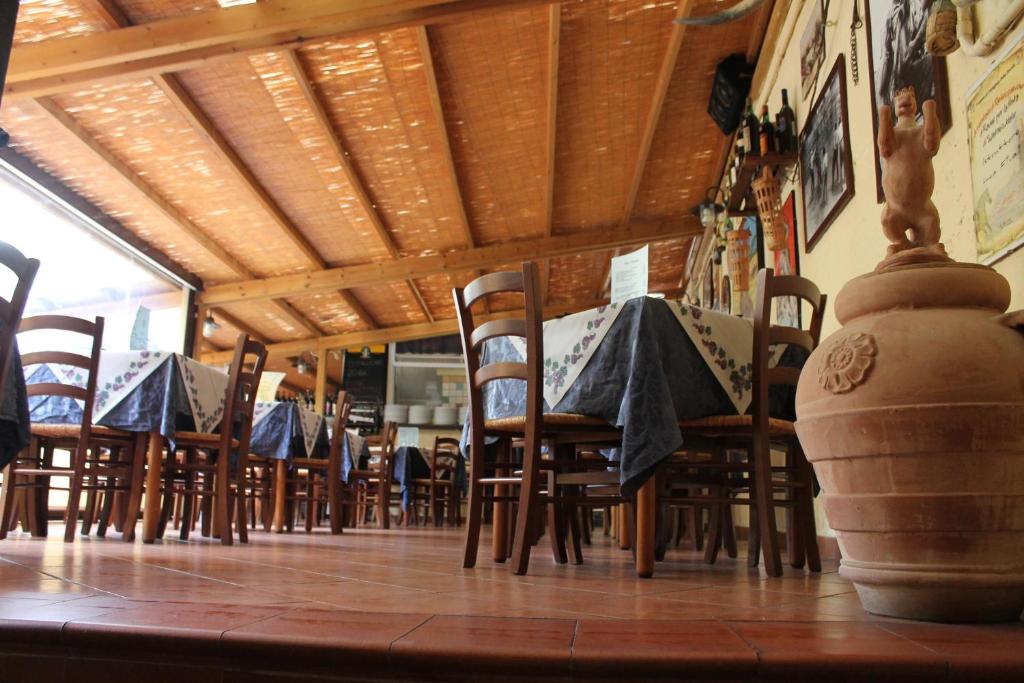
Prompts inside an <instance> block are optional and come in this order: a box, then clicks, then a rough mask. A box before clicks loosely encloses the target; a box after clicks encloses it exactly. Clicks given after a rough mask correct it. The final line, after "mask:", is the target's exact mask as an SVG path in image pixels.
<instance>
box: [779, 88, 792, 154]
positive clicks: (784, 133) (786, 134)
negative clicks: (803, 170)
mask: <svg viewBox="0 0 1024 683" xmlns="http://www.w3.org/2000/svg"><path fill="white" fill-rule="evenodd" d="M776 120H777V121H778V124H777V130H776V135H778V138H779V151H780V152H795V151H796V114H794V113H793V110H792V109H791V108H790V106H789V93H788V92H787V91H786V89H785V88H783V89H782V108H781V109H779V113H778V116H777V117H776Z"/></svg>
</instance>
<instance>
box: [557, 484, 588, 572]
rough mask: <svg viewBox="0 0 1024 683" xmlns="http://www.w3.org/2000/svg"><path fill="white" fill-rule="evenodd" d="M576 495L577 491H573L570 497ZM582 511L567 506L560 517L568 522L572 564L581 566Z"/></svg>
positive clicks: (573, 506)
mask: <svg viewBox="0 0 1024 683" xmlns="http://www.w3.org/2000/svg"><path fill="white" fill-rule="evenodd" d="M576 488H578V487H576ZM577 493H578V491H577V490H573V492H572V494H571V495H576V494H577ZM582 509H583V508H578V507H576V506H575V505H567V506H565V508H564V512H563V513H562V516H563V517H564V518H565V519H566V520H567V521H568V522H569V551H570V555H571V556H572V563H573V564H583V547H582V545H581V541H582V533H581V531H580V515H579V513H580V510H582Z"/></svg>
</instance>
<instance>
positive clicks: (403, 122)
mask: <svg viewBox="0 0 1024 683" xmlns="http://www.w3.org/2000/svg"><path fill="white" fill-rule="evenodd" d="M773 4H774V3H773V2H767V3H765V4H764V5H763V6H762V8H761V9H760V10H758V11H757V12H754V13H752V14H750V15H748V16H747V17H746V18H744V19H743V20H741V21H739V22H735V23H732V24H726V25H721V26H710V27H685V26H681V25H675V24H673V23H672V19H673V18H675V17H677V16H687V15H700V14H707V13H710V12H713V11H716V10H717V9H719V8H720V5H718V3H717V2H716V0H678V1H675V0H565V1H563V2H547V1H544V0H462V1H448V2H443V1H439V0H301V1H297V0H259V1H258V2H256V3H255V4H243V5H239V6H233V7H227V8H222V7H221V6H220V5H219V4H218V2H217V0H21V10H20V14H19V17H18V23H17V28H16V33H15V43H14V49H13V51H12V54H11V61H10V70H9V73H8V79H7V86H6V90H5V93H4V98H3V108H2V110H0V126H2V127H3V128H4V129H5V130H6V131H7V132H8V133H9V134H10V136H11V142H10V146H11V150H13V152H9V153H10V154H15V155H17V157H18V158H21V159H24V160H28V162H30V163H31V164H34V165H35V166H37V167H38V168H40V169H42V170H43V171H45V172H46V173H47V174H48V176H49V177H51V178H54V179H56V180H57V181H59V182H60V183H62V184H64V185H65V186H66V187H67V188H68V189H69V190H70V191H73V192H74V193H76V194H77V195H79V196H81V197H83V198H84V199H85V200H87V201H88V202H89V203H91V205H94V206H95V207H98V209H99V210H101V211H102V212H103V213H104V214H105V215H106V216H107V217H109V218H110V219H112V220H113V221H115V222H117V223H118V224H119V225H121V226H123V228H124V229H125V230H126V231H127V232H128V233H130V235H131V236H132V238H133V239H135V240H136V241H137V242H138V243H140V244H142V245H143V246H144V247H145V249H147V250H148V251H149V252H151V253H153V254H156V255H158V256H159V257H160V258H162V259H165V260H166V261H167V262H169V263H172V264H174V265H176V266H177V267H179V268H180V269H182V270H183V271H185V272H186V273H187V274H189V276H191V277H194V278H195V281H197V282H201V284H202V289H201V291H200V292H199V294H198V295H197V302H198V304H199V320H202V318H203V317H205V315H206V314H207V312H211V313H212V314H213V316H214V318H215V319H217V321H218V322H220V323H221V324H222V328H221V330H219V331H218V333H217V334H215V335H214V337H213V338H211V339H210V340H208V346H207V348H206V350H205V351H206V352H205V353H204V355H203V358H204V359H206V360H210V361H223V360H224V359H225V358H227V357H228V356H227V355H225V352H223V351H220V350H222V349H226V348H228V347H229V346H230V344H231V341H232V340H233V338H234V335H235V334H237V332H238V331H245V332H250V333H251V334H253V335H254V336H256V337H257V338H259V339H262V340H264V341H266V342H269V343H270V344H271V353H272V355H274V356H277V357H285V356H288V355H291V356H294V355H297V354H298V353H299V352H302V351H313V352H316V353H323V352H326V350H327V349H330V348H338V347H345V346H352V345H361V344H364V343H365V344H370V343H380V342H386V341H396V340H402V339H411V338H417V337H424V336H433V335H436V334H446V333H450V332H453V331H455V330H456V327H455V322H454V320H453V316H454V310H453V307H452V301H451V288H452V286H455V285H461V284H464V283H465V282H467V281H468V280H469V279H471V278H473V277H475V276H476V275H477V274H479V273H481V272H487V271H491V270H496V269H501V268H507V267H509V266H511V265H514V264H516V263H517V262H519V261H521V260H524V259H542V260H544V262H545V264H546V265H545V274H546V279H545V292H546V314H548V315H554V314H558V313H563V312H570V311H574V310H580V309H582V308H586V307H591V306H596V305H599V304H600V303H601V302H602V301H606V294H605V292H606V288H607V278H608V263H609V258H610V256H611V255H612V253H613V252H614V250H616V249H620V248H628V247H630V246H631V245H632V246H635V245H641V244H644V243H650V244H651V249H652V252H651V266H650V285H651V289H652V290H662V291H678V289H679V288H680V287H682V286H683V284H684V277H685V276H684V268H685V262H686V256H687V253H688V251H689V245H690V240H692V239H693V237H694V236H696V235H698V234H699V233H701V232H702V228H701V226H700V225H699V223H698V222H697V220H696V219H695V218H694V217H693V216H692V215H691V214H690V210H691V208H692V207H693V206H694V205H695V204H696V203H698V202H699V201H700V200H701V199H702V197H703V195H704V191H705V188H707V187H708V186H709V185H712V184H714V183H716V182H717V179H718V178H719V176H720V173H721V166H722V164H723V163H724V161H723V160H724V158H725V153H726V151H727V147H728V144H729V142H728V140H727V139H726V138H725V136H723V135H722V133H721V132H720V131H719V130H718V129H717V127H716V126H715V124H714V123H713V122H712V121H711V119H710V118H709V117H708V115H707V114H706V108H707V102H708V97H709V93H710V88H711V81H712V77H713V74H714V69H715V66H716V64H717V63H718V62H719V61H721V60H722V59H723V58H724V57H726V56H727V55H729V54H732V53H737V52H739V53H744V54H746V55H747V57H748V61H751V62H753V61H755V59H756V56H757V54H758V51H759V50H760V47H761V43H762V40H763V39H764V36H765V34H766V31H767V29H768V23H769V18H770V16H771V14H772V7H773ZM502 308H503V306H502V305H501V303H500V302H499V303H498V304H496V305H495V306H494V307H493V309H494V310H492V314H493V315H503V314H505V313H503V312H502V310H501V309H502ZM504 308H507V306H505V307H504Z"/></svg>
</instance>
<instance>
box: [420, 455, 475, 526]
mask: <svg viewBox="0 0 1024 683" xmlns="http://www.w3.org/2000/svg"><path fill="white" fill-rule="evenodd" d="M429 456H430V460H429V465H430V475H429V476H428V477H427V478H425V479H413V480H412V481H410V482H408V487H409V507H410V510H411V511H412V517H413V519H418V517H419V513H418V512H417V509H418V507H419V504H420V503H422V504H423V508H424V515H423V523H424V524H426V523H427V519H428V518H429V519H430V520H432V521H433V522H434V526H441V525H442V524H443V523H444V522H445V520H446V519H447V521H448V524H449V525H450V526H458V524H459V505H460V499H461V496H460V490H459V487H458V484H457V482H456V481H455V475H456V464H455V462H453V461H454V459H455V458H461V457H462V453H461V451H460V450H459V440H458V439H453V438H451V437H446V436H437V437H434V448H433V450H431V451H430V454H429Z"/></svg>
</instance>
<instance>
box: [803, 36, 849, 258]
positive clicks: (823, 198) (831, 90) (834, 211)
mask: <svg viewBox="0 0 1024 683" xmlns="http://www.w3.org/2000/svg"><path fill="white" fill-rule="evenodd" d="M800 196H801V197H802V198H803V203H804V251H806V252H809V251H810V250H811V249H812V248H813V247H814V244H815V243H816V242H817V241H818V240H819V239H821V236H822V235H823V234H824V233H825V231H826V230H827V229H828V227H829V226H830V225H831V224H832V221H834V220H835V218H836V216H838V215H839V212H840V211H842V210H843V207H845V206H846V204H847V203H848V202H849V201H850V199H851V198H852V197H853V158H852V156H851V154H850V121H849V114H848V110H847V104H846V59H845V58H844V57H843V55H839V57H838V58H836V63H835V65H834V66H833V67H832V71H831V72H829V75H828V78H827V79H825V85H824V87H823V88H822V89H821V93H820V94H819V95H818V100H817V102H815V103H814V106H813V107H811V111H810V114H808V115H807V121H806V123H804V129H803V131H801V133H800Z"/></svg>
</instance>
